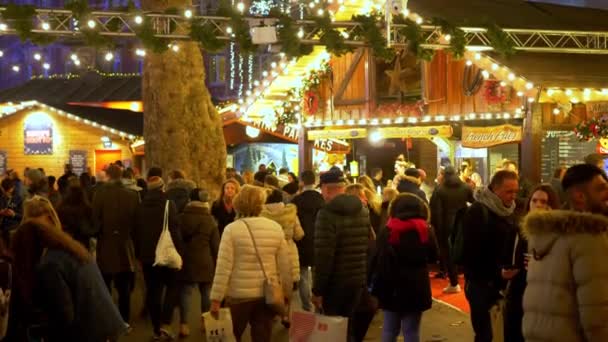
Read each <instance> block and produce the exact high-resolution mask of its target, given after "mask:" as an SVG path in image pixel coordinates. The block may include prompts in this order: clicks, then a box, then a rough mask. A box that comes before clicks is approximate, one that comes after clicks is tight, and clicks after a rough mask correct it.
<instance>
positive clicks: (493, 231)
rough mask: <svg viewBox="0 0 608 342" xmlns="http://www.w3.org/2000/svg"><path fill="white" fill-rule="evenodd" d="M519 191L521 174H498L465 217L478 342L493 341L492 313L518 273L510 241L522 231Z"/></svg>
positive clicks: (467, 277) (468, 274)
mask: <svg viewBox="0 0 608 342" xmlns="http://www.w3.org/2000/svg"><path fill="white" fill-rule="evenodd" d="M518 192H519V182H518V176H517V174H516V173H515V172H512V171H508V170H501V171H498V172H496V173H495V174H494V176H493V177H492V180H491V181H490V185H489V186H488V187H487V188H484V189H483V190H481V191H480V192H479V193H478V195H477V202H475V203H473V204H472V205H471V206H470V207H469V209H468V210H467V212H466V214H465V215H464V218H463V225H462V226H463V242H464V243H463V248H462V249H463V266H464V276H465V280H466V286H465V296H466V298H467V300H468V301H469V305H470V307H471V323H472V325H473V330H474V331H475V341H476V342H491V341H492V337H493V336H492V324H491V317H490V312H489V310H490V309H491V308H492V306H494V305H495V304H496V302H497V300H498V299H499V298H500V291H501V290H502V289H503V287H504V283H505V281H507V280H511V279H513V278H514V277H515V276H516V275H517V272H518V270H516V269H513V268H512V266H513V265H511V264H512V261H511V258H512V254H513V251H512V250H509V238H510V236H512V235H514V233H516V232H517V229H518V228H517V218H516V214H517V213H516V211H515V208H516V198H517V194H518Z"/></svg>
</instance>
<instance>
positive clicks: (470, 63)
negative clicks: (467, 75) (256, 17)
mask: <svg viewBox="0 0 608 342" xmlns="http://www.w3.org/2000/svg"><path fill="white" fill-rule="evenodd" d="M465 64H466V65H467V66H471V65H473V62H472V61H471V60H469V59H467V61H466V62H465Z"/></svg>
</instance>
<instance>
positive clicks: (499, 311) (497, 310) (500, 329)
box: [490, 299, 505, 342]
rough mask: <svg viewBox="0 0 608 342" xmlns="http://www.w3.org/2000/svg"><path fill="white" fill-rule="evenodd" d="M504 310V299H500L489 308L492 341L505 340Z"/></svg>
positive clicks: (501, 341)
mask: <svg viewBox="0 0 608 342" xmlns="http://www.w3.org/2000/svg"><path fill="white" fill-rule="evenodd" d="M504 312H505V300H504V299H500V300H499V301H498V302H497V303H496V304H495V305H494V306H492V308H491V309H490V320H491V322H492V342H504V340H505V335H504V334H505V329H504Z"/></svg>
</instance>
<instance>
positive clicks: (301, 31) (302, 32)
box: [298, 29, 304, 38]
mask: <svg viewBox="0 0 608 342" xmlns="http://www.w3.org/2000/svg"><path fill="white" fill-rule="evenodd" d="M303 37H304V30H302V29H300V30H298V38H303Z"/></svg>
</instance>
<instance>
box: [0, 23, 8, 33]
mask: <svg viewBox="0 0 608 342" xmlns="http://www.w3.org/2000/svg"><path fill="white" fill-rule="evenodd" d="M6 30H8V26H7V25H6V24H5V23H0V31H6Z"/></svg>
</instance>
